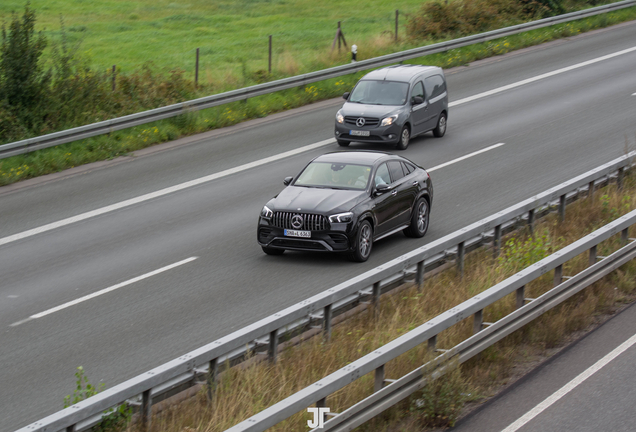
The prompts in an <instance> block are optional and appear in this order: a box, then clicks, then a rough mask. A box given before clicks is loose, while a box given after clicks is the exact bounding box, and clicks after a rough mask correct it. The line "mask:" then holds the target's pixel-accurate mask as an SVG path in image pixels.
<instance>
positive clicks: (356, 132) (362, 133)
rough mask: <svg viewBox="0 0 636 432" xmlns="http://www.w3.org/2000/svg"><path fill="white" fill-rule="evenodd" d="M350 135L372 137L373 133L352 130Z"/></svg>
mask: <svg viewBox="0 0 636 432" xmlns="http://www.w3.org/2000/svg"><path fill="white" fill-rule="evenodd" d="M349 135H353V136H369V135H371V132H370V131H356V130H350V131H349Z"/></svg>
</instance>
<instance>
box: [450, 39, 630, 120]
mask: <svg viewBox="0 0 636 432" xmlns="http://www.w3.org/2000/svg"><path fill="white" fill-rule="evenodd" d="M632 51H636V47H631V48H628V49H625V50H622V51H618V52H615V53H613V54H608V55H606V56H602V57H597V58H595V59H592V60H588V61H584V62H582V63H577V64H575V65H572V66H568V67H564V68H561V69H557V70H555V71H552V72H548V73H544V74H542V75H537V76H535V77H532V78H528V79H525V80H523V81H518V82H516V83H512V84H508V85H505V86H502V87H499V88H496V89H493V90H489V91H486V92H483V93H479V94H476V95H474V96H469V97H467V98H464V99H460V100H457V101H454V102H451V103H449V104H448V106H449V107H453V106H457V105H461V104H464V103H466V102H471V101H474V100H477V99H481V98H484V97H486V96H491V95H494V94H497V93H501V92H503V91H506V90H510V89H513V88H516V87H520V86H522V85H525V84H529V83H532V82H535V81H539V80H542V79H545V78H549V77H552V76H555V75H559V74H562V73H564V72H569V71H571V70H574V69H579V68H582V67H585V66H589V65H591V64H594V63H598V62H602V61H605V60H608V59H611V58H614V57H618V56H620V55H623V54H627V53H630V52H632ZM635 94H636V93H635Z"/></svg>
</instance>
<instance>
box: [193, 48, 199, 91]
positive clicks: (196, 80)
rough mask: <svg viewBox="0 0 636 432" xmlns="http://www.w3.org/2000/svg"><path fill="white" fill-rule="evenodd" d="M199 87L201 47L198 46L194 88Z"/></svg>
mask: <svg viewBox="0 0 636 432" xmlns="http://www.w3.org/2000/svg"><path fill="white" fill-rule="evenodd" d="M198 87H199V48H197V60H196V62H195V65H194V88H198Z"/></svg>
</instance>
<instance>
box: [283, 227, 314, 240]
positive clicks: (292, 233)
mask: <svg viewBox="0 0 636 432" xmlns="http://www.w3.org/2000/svg"><path fill="white" fill-rule="evenodd" d="M285 235H286V236H287V237H303V238H311V231H297V230H289V229H286V230H285Z"/></svg>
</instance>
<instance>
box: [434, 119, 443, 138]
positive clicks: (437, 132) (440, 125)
mask: <svg viewBox="0 0 636 432" xmlns="http://www.w3.org/2000/svg"><path fill="white" fill-rule="evenodd" d="M445 133H446V113H441V114H440V115H439V119H438V120H437V127H435V129H433V135H435V136H436V137H437V138H441V137H443V136H444V134H445Z"/></svg>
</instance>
